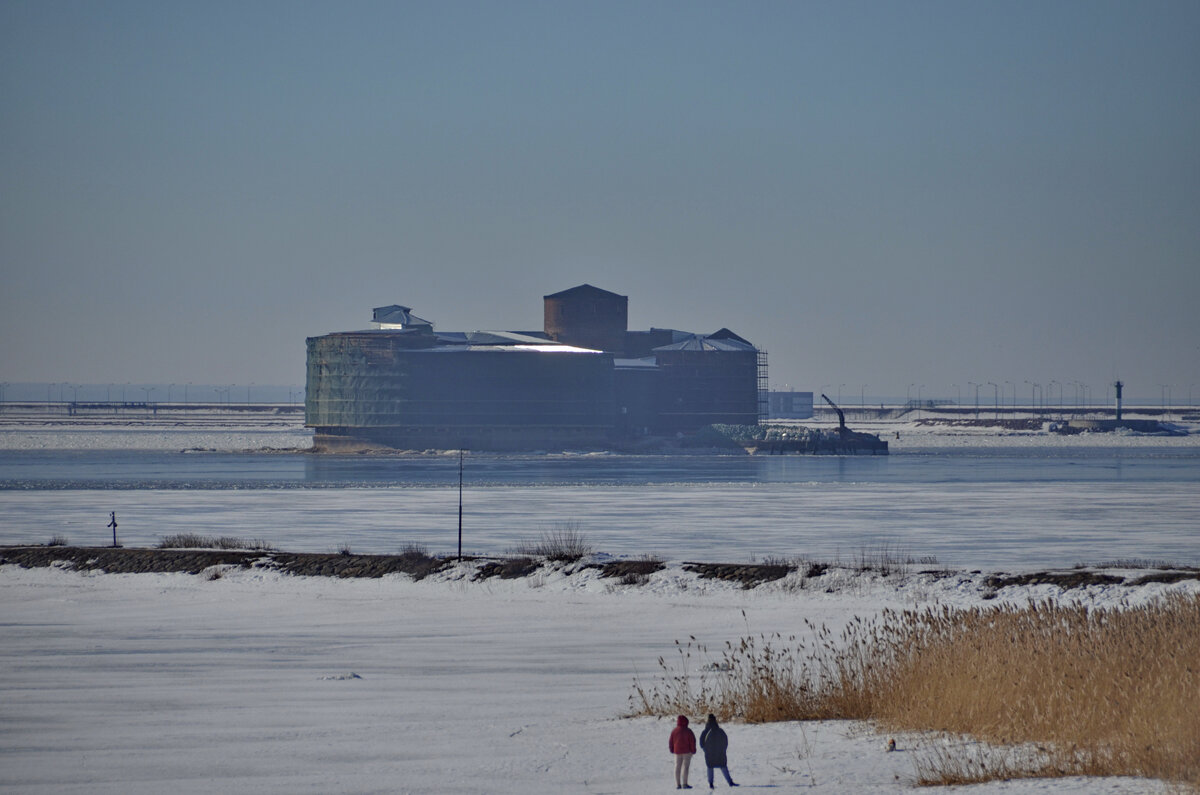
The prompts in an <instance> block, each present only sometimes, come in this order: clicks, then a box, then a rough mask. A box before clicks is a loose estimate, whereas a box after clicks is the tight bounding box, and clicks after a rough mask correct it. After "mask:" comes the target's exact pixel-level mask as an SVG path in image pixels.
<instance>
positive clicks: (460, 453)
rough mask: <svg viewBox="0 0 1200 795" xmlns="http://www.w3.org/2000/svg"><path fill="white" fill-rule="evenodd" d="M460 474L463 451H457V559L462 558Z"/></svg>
mask: <svg viewBox="0 0 1200 795" xmlns="http://www.w3.org/2000/svg"><path fill="white" fill-rule="evenodd" d="M462 475H463V451H462V449H461V448H460V449H459V451H458V559H459V560H460V561H461V560H462Z"/></svg>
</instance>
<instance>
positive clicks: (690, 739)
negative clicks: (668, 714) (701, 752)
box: [667, 715, 696, 754]
mask: <svg viewBox="0 0 1200 795" xmlns="http://www.w3.org/2000/svg"><path fill="white" fill-rule="evenodd" d="M687 725H688V719H687V718H685V717H683V716H682V715H680V716H679V720H677V721H675V730H674V731H672V732H671V740H670V742H668V743H667V748H669V749H671V753H673V754H694V753H696V735H694V734H692V730H691V729H689V728H688V727H687Z"/></svg>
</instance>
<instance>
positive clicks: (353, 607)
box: [0, 566, 1195, 793]
mask: <svg viewBox="0 0 1200 795" xmlns="http://www.w3.org/2000/svg"><path fill="white" fill-rule="evenodd" d="M464 574H465V572H464V571H463V570H451V571H449V572H447V573H445V574H443V575H440V576H439V577H437V578H431V579H430V580H427V581H423V582H419V583H416V582H412V581H410V580H408V578H406V577H387V578H384V579H381V580H329V579H322V578H303V577H286V576H281V575H278V574H274V573H267V572H260V571H255V570H249V571H230V572H226V573H224V574H223V576H221V577H220V578H219V579H208V578H207V577H206V576H204V575H200V576H189V575H101V574H93V575H85V574H78V573H72V572H65V571H60V570H56V569H39V570H22V569H18V568H16V567H13V566H5V567H3V568H0V624H2V625H3V626H4V637H5V642H4V644H2V645H0V694H3V700H2V702H0V703H2V704H3V706H2V707H0V792H3V793H9V792H11V793H17V792H21V793H49V792H54V793H84V792H87V793H162V792H173V793H189V792H244V793H284V792H288V793H318V792H320V793H330V792H360V793H366V792H389V793H392V792H413V793H417V792H422V793H424V792H441V793H509V792H511V793H560V792H587V793H646V792H656V791H660V790H662V791H666V790H673V789H674V785H673V782H672V773H671V759H670V757H669V755H668V754H667V752H666V738H667V735H668V733H669V732H670V729H671V727H672V725H673V720H671V719H666V720H658V719H652V718H637V719H625V718H622V717H621V715H622V714H624V713H625V711H626V709H627V704H628V701H627V699H628V696H629V694H630V692H631V685H632V681H633V677H634V676H635V675H636V676H640V677H642V679H643V680H645V681H649V680H650V679H651V678H652V677H653V676H654V675H655V674H656V673H657V670H658V669H657V662H656V661H657V658H658V657H659V656H660V655H662V656H665V657H667V658H668V659H670V658H671V656H672V655H675V654H676V652H675V651H674V649H675V644H674V641H675V640H680V641H686V640H687V639H688V638H689V636H695V637H696V639H697V640H698V641H699V642H702V643H705V644H707V645H708V647H709V648H710V649H713V650H716V649H718V648H719V647H720V646H721V644H723V643H724V642H725V641H726V640H730V641H733V640H736V639H738V638H740V637H742V636H743V635H745V634H747V633H760V632H765V633H770V632H780V633H782V634H784V635H788V634H792V633H796V634H803V632H802V630H803V626H804V619H806V618H807V619H809V620H811V621H813V622H815V623H817V624H821V623H825V624H828V625H829V626H830V627H831V628H838V627H840V626H841V625H843V624H844V623H845V622H846V621H849V620H850V619H851V618H852V617H853V616H855V615H861V616H863V617H869V616H872V615H874V614H875V613H877V612H878V610H880V609H882V608H883V607H904V606H910V605H912V604H914V603H915V602H917V601H920V602H924V601H925V600H930V599H938V600H939V601H946V602H949V603H952V604H964V605H966V604H973V603H978V599H979V592H978V589H966V588H963V587H962V586H961V584H959V583H957V582H956V581H955V580H954V579H953V578H950V579H947V580H940V581H922V582H915V581H914V582H912V583H910V584H909V585H907V586H902V587H899V588H897V587H896V586H895V585H894V584H889V583H885V582H882V581H879V580H877V579H872V578H865V579H863V580H861V582H860V583H859V585H858V587H849V586H848V585H847V587H843V588H839V589H838V591H837V592H836V593H832V594H829V593H825V592H824V591H820V590H816V591H814V590H796V589H795V588H794V587H790V586H789V584H787V583H781V584H779V585H778V586H776V587H763V588H759V589H755V590H751V591H745V590H741V589H740V588H739V587H737V586H735V585H732V584H727V583H721V582H713V581H702V580H699V579H697V578H696V577H695V575H692V574H690V573H687V572H683V571H682V570H681V569H679V568H678V567H675V566H672V567H671V568H669V569H668V570H666V571H665V572H662V573H660V574H657V575H654V576H653V577H652V579H651V583H650V585H649V586H648V587H645V588H641V589H630V588H627V587H623V586H618V585H614V584H613V583H612V581H606V580H602V579H601V578H599V577H598V575H596V574H595V573H594V572H587V573H583V574H577V575H574V576H572V577H566V576H564V575H562V574H561V573H553V572H551V573H547V574H544V575H541V576H538V577H533V578H529V579H527V580H511V581H498V580H489V581H486V582H482V583H472V582H467V581H465V580H463V579H456V578H461V577H463V576H464ZM1181 587H1182V588H1194V587H1195V586H1194V584H1186V585H1181V586H1154V587H1152V588H1146V589H1142V590H1141V591H1139V592H1138V593H1137V594H1135V596H1134V598H1135V599H1139V598H1150V597H1152V596H1153V595H1154V594H1156V593H1162V592H1164V591H1165V590H1167V589H1169V588H1181ZM1041 588H1042V589H1043V590H1046V591H1047V592H1049V589H1048V587H1046V586H1042V587H1041ZM1018 590H1019V589H1007V590H1006V591H1005V592H1004V593H1003V594H1002V598H1023V597H1024V596H1033V597H1036V596H1038V595H1039V594H1040V592H1039V591H1038V589H1028V590H1020V592H1018ZM1052 590H1054V591H1055V592H1056V589H1052ZM1009 591H1012V593H1009ZM1128 596H1129V594H1128V592H1125V593H1121V592H1119V590H1118V589H1113V590H1105V589H1099V590H1092V591H1090V592H1088V593H1087V594H1086V595H1084V598H1089V599H1093V600H1095V601H1096V602H1097V603H1103V604H1110V603H1115V602H1116V601H1118V600H1119V599H1121V598H1123V597H1128ZM743 611H744V615H743ZM714 656H716V655H715V654H714ZM350 673H354V674H357V675H358V676H359V677H361V678H349V674H350ZM689 717H691V718H692V720H693V722H702V720H703V717H704V716H702V715H696V716H689ZM726 729H727V730H728V731H729V735H730V742H731V747H730V763H731V772H732V773H733V776H734V779H735V780H736V781H738V782H739V783H740V784H742V785H743V786H747V787H772V788H774V789H777V790H781V791H798V790H805V791H808V790H810V789H813V788H815V789H816V790H818V791H826V792H867V793H872V792H897V791H904V790H908V789H911V783H910V782H911V778H912V774H913V767H912V753H913V750H912V749H913V748H914V746H915V745H916V744H917V743H918V742H921V741H923V740H921V739H920V738H907V737H902V738H898V739H899V741H900V743H899V744H900V748H901V751H900V752H898V753H892V754H888V753H885V752H884V750H883V743H884V740H885V738H883V737H881V736H879V735H876V734H874V733H873V732H872V731H871V730H870V728H869V727H867V726H864V725H861V724H854V723H847V722H829V723H816V724H803V725H802V724H797V723H788V724H773V725H755V726H744V725H738V724H729V725H727V726H726ZM704 773H705V770H704V765H703V762H702V761H700V760H699V759H698V760H695V761H694V764H693V770H692V783H693V785H695V786H697V787H700V786H703V785H704V783H705V782H704V778H703V777H704ZM951 791H958V790H955V789H954V788H951ZM961 791H966V790H965V789H964V790H961ZM970 791H971V792H973V793H974V792H978V793H1001V792H1003V793H1028V792H1040V791H1054V792H1071V793H1084V792H1112V793H1134V792H1138V793H1141V792H1160V791H1165V788H1164V787H1163V786H1161V785H1160V784H1158V783H1157V782H1148V781H1144V780H1126V779H1103V780H1094V779H1091V780H1089V779H1064V780H1054V781H1014V782H1008V783H990V784H985V785H981V786H977V787H972V788H971V790H970Z"/></svg>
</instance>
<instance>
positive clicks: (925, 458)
mask: <svg viewBox="0 0 1200 795" xmlns="http://www.w3.org/2000/svg"><path fill="white" fill-rule="evenodd" d="M1118 441H1120V440H1118ZM1002 442H1003V440H1002V439H996V440H991V441H990V442H989V440H987V439H976V440H974V442H973V443H972V444H970V445H965V446H964V445H955V446H929V445H928V444H926V445H923V446H922V445H917V446H910V447H907V448H906V447H897V446H896V445H893V449H894V452H893V454H892V455H890V456H886V457H876V456H848V457H841V456H815V457H814V456H779V457H770V456H720V455H692V456H624V455H607V454H599V455H588V454H579V455H486V454H478V453H472V454H468V455H467V456H466V457H465V465H464V476H463V477H464V487H463V506H464V515H463V549H464V552H467V553H472V554H501V553H504V552H508V551H511V550H512V549H514V548H515V547H518V546H519V545H520V544H521V543H522V542H524V541H528V540H535V539H537V538H538V537H540V536H541V535H542V534H543V533H545V532H548V531H553V530H555V529H558V528H561V527H564V526H568V525H569V526H571V527H576V528H578V529H579V530H580V531H581V532H583V533H584V534H585V535H586V537H587V539H588V541H589V542H590V543H591V544H592V545H593V546H594V547H595V548H596V549H597V550H598V551H601V552H604V553H608V554H611V555H614V556H637V555H642V554H655V555H659V556H661V557H663V558H665V559H667V560H675V561H679V560H708V561H713V560H733V561H746V560H761V559H764V558H767V557H794V556H804V557H809V558H815V559H818V560H843V561H849V560H853V559H856V558H857V557H859V556H860V555H862V554H863V553H868V554H874V553H877V552H879V551H882V550H886V551H888V552H889V553H890V554H898V555H903V556H905V557H912V558H914V559H921V558H936V559H937V561H938V562H939V563H941V564H943V565H949V566H955V567H962V568H984V569H997V568H1027V567H1031V566H1070V565H1074V564H1077V563H1089V564H1095V563H1102V562H1109V561H1118V560H1120V561H1129V560H1143V561H1169V562H1172V563H1176V564H1191V565H1195V564H1200V446H1197V445H1194V444H1167V443H1165V442H1164V443H1156V441H1155V440H1153V439H1141V440H1138V443H1137V444H1130V443H1128V440H1126V441H1125V443H1118V444H1114V445H1110V446H1103V445H1098V444H1096V443H1094V442H1092V443H1088V444H1077V445H1068V446H1063V445H1061V444H1060V443H1059V442H1057V441H1056V440H1048V441H1047V442H1046V443H1043V444H1037V443H1024V444H1020V445H1016V446H1014V445H1012V444H1004V443H1002ZM112 511H115V512H116V514H117V521H118V523H119V528H118V532H119V536H120V540H121V542H122V543H124V544H127V545H137V546H141V545H153V544H155V543H157V542H158V541H159V540H160V539H161V538H162V537H164V536H167V535H171V534H175V533H181V532H195V533H201V534H205V535H221V536H239V537H243V538H254V539H261V540H263V541H266V542H268V543H270V544H272V545H273V546H276V547H278V548H281V549H287V550H293V551H312V552H330V551H336V550H338V549H341V548H344V547H349V548H350V549H352V550H353V551H354V552H362V553H369V552H374V553H388V552H395V551H398V550H400V549H402V548H403V547H404V546H406V545H408V544H413V543H416V544H422V545H424V546H426V547H427V548H429V550H430V551H431V552H435V553H444V552H451V551H453V550H454V549H455V548H456V544H457V528H458V525H457V522H458V458H457V456H456V455H407V456H361V455H355V456H319V455H314V454H311V453H303V452H292V453H278V452H244V453H233V452H179V451H177V450H176V451H172V450H165V449H6V450H0V543H3V544H19V543H45V542H47V541H49V540H50V539H51V538H52V537H54V536H63V537H65V538H66V539H67V540H68V541H69V542H70V543H72V544H84V545H86V544H96V545H102V544H106V543H111V531H110V530H108V529H107V527H106V525H107V523H108V520H109V513H110V512H112Z"/></svg>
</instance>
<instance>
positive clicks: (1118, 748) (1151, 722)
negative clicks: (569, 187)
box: [630, 595, 1200, 788]
mask: <svg viewBox="0 0 1200 795" xmlns="http://www.w3.org/2000/svg"><path fill="white" fill-rule="evenodd" d="M678 652H679V659H678V660H674V661H673V662H672V663H668V662H667V661H666V660H664V659H661V658H660V660H659V665H660V668H661V669H662V674H661V676H660V677H659V679H658V680H657V683H656V684H655V685H653V686H650V687H646V686H644V685H643V684H642V683H641V682H640V681H635V683H634V692H633V695H632V696H631V698H630V700H631V707H632V711H633V712H634V713H635V714H655V715H662V714H704V713H706V712H713V713H714V714H717V715H718V716H720V717H722V718H724V719H740V720H745V721H748V722H756V721H769V720H809V719H826V718H850V719H859V720H869V721H873V722H874V723H876V725H878V726H879V727H880V728H882V729H885V730H887V731H891V732H901V731H921V732H939V733H942V735H943V736H947V737H956V736H969V737H971V738H974V739H976V740H980V741H983V742H985V743H987V744H989V746H990V748H991V750H989V751H987V752H984V753H980V752H978V751H972V752H971V753H965V752H963V751H961V750H955V749H956V748H959V749H961V748H977V747H978V746H975V745H972V744H961V745H959V746H955V745H953V744H951V745H946V744H945V743H942V744H932V745H929V746H927V747H926V748H925V750H924V751H923V752H922V753H921V754H919V755H918V758H917V761H916V764H917V773H918V780H919V781H920V782H921V783H965V782H968V781H983V780H991V779H996V778H1013V777H1018V776H1047V775H1050V776H1054V775H1059V776H1066V775H1098V776H1109V775H1133V776H1148V777H1152V778H1161V779H1165V780H1168V781H1174V782H1178V783H1181V784H1184V785H1189V786H1191V787H1193V788H1200V596H1181V595H1176V596H1173V597H1169V598H1167V599H1164V600H1162V601H1159V602H1155V603H1152V604H1149V605H1144V606H1140V607H1122V608H1119V609H1094V608H1088V607H1087V606H1084V605H1061V604H1058V603H1055V602H1041V603H1036V604H1031V605H1029V606H1027V607H1014V606H997V607H988V608H975V609H972V610H951V609H949V608H945V607H943V608H938V609H927V610H923V611H906V612H901V613H896V612H891V611H885V612H884V613H883V614H882V616H881V617H880V619H879V620H877V621H874V622H863V621H861V620H859V619H855V620H854V621H853V622H851V623H850V625H849V626H848V627H847V628H846V630H845V631H844V632H843V633H842V634H841V636H840V638H837V639H835V638H833V637H832V636H831V633H830V632H829V631H828V630H826V629H825V628H824V627H821V628H819V629H818V628H815V627H813V628H812V638H811V640H809V641H808V642H807V643H805V642H802V641H799V640H797V639H795V638H786V639H785V638H781V637H779V636H769V637H764V636H759V637H758V638H747V639H744V640H742V641H741V642H740V643H739V644H737V645H733V644H730V645H728V646H727V647H726V648H725V649H724V650H723V652H722V653H721V655H720V657H719V658H717V659H714V660H711V661H710V659H709V656H708V653H707V650H706V649H705V648H704V647H703V646H702V645H700V644H698V643H696V642H695V639H692V641H691V642H689V643H687V644H685V645H681V646H678Z"/></svg>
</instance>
